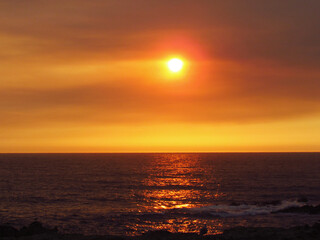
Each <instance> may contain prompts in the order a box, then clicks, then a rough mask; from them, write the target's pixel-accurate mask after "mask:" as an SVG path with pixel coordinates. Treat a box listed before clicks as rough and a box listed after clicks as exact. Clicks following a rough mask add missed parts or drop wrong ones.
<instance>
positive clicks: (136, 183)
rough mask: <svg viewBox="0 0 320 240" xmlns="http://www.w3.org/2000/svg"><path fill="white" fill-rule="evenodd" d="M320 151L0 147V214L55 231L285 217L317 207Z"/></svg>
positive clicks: (217, 227)
mask: <svg viewBox="0 0 320 240" xmlns="http://www.w3.org/2000/svg"><path fill="white" fill-rule="evenodd" d="M319 203H320V153H154V154H151V153H146V154H131V153H128V154H0V224H4V223H9V224H11V225H13V226H16V227H21V226H24V225H27V224H29V223H31V222H33V221H34V220H38V221H40V222H42V223H44V224H45V225H47V226H51V227H54V226H58V229H59V230H60V231H61V232H64V233H82V234H86V235H94V234H99V235H100V234H114V235H138V234H141V233H144V232H146V231H149V230H160V229H163V230H169V231H172V232H198V231H199V229H200V228H201V227H203V226H204V225H205V224H206V225H207V228H208V230H209V234H217V233H221V232H222V231H223V230H224V229H227V228H230V227H235V226H254V227H257V226H264V227H265V226H270V227H290V226H295V225H304V224H312V223H314V222H316V221H318V220H320V217H319V215H308V214H292V213H290V214H289V213H274V212H276V211H277V210H280V209H284V208H286V207H289V206H302V205H305V204H309V205H316V204H319Z"/></svg>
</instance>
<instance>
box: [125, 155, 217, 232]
mask: <svg viewBox="0 0 320 240" xmlns="http://www.w3.org/2000/svg"><path fill="white" fill-rule="evenodd" d="M199 161H200V159H199V156H198V155H197V154H165V155H161V158H160V157H155V158H154V159H153V160H152V162H151V163H150V165H149V166H148V168H149V169H148V176H147V177H146V178H145V179H143V186H144V189H143V191H142V194H141V192H140V194H141V195H142V196H141V201H139V202H138V203H137V205H138V208H139V209H140V211H141V212H144V213H145V212H149V213H157V212H158V213H161V214H163V213H165V214H164V215H160V216H158V217H155V218H152V220H147V219H146V220H144V221H141V223H139V224H136V225H135V226H130V227H131V229H132V230H133V231H138V232H143V231H147V230H168V231H171V232H199V229H200V228H201V227H202V226H203V225H204V224H208V230H209V233H210V234H217V233H220V232H219V230H217V229H221V224H222V223H221V222H220V221H219V220H217V219H214V220H213V219H198V218H197V217H190V216H187V217H185V216H184V215H183V210H184V209H192V208H198V207H203V200H204V199H209V200H210V201H214V200H216V199H219V198H220V197H221V196H222V195H223V194H221V193H219V184H218V183H216V184H215V185H214V184H211V185H213V186H212V189H215V191H213V190H212V189H207V188H206V187H205V186H207V185H208V184H207V182H206V181H207V179H208V178H207V177H206V176H207V175H208V174H210V179H212V174H214V173H212V172H208V170H207V169H203V168H200V167H199V166H200V164H199ZM217 182H218V181H217ZM172 211H173V212H172ZM176 211H182V213H181V215H179V216H177V215H175V214H171V213H175V212H176Z"/></svg>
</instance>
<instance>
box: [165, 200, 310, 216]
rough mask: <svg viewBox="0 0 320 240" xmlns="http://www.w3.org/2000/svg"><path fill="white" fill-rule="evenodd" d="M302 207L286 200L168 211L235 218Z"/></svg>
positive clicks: (298, 203)
mask: <svg viewBox="0 0 320 240" xmlns="http://www.w3.org/2000/svg"><path fill="white" fill-rule="evenodd" d="M303 205H305V203H303V202H299V201H297V200H294V201H292V200H286V201H281V202H279V204H272V203H271V204H264V205H262V204H240V205H211V206H203V207H197V208H182V209H171V210H168V211H169V212H170V213H177V214H186V215H197V216H213V217H237V216H250V215H263V214H270V213H273V212H277V211H279V210H282V209H286V208H289V207H301V206H303Z"/></svg>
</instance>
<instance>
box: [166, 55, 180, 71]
mask: <svg viewBox="0 0 320 240" xmlns="http://www.w3.org/2000/svg"><path fill="white" fill-rule="evenodd" d="M182 67H183V61H182V60H180V59H179V58H173V59H171V60H169V61H168V68H169V70H170V71H171V72H179V71H181V69H182Z"/></svg>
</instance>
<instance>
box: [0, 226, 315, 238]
mask: <svg viewBox="0 0 320 240" xmlns="http://www.w3.org/2000/svg"><path fill="white" fill-rule="evenodd" d="M0 239H3V240H16V239H18V240H180V239H181V240H183V239H184V240H202V239H206V240H298V239H300V240H301V239H304V240H316V239H317V240H319V239H320V222H318V223H315V224H313V225H312V226H308V225H305V226H298V227H292V228H271V227H235V228H231V229H227V230H225V231H224V232H223V233H222V234H218V235H204V236H202V235H199V234H196V233H170V232H168V231H150V232H147V233H145V234H143V235H140V236H134V237H129V236H123V237H121V236H111V235H105V236H85V235H82V234H62V233H59V231H58V229H57V228H46V227H44V226H43V225H42V224H41V223H40V222H33V223H31V224H30V225H29V226H27V227H23V228H21V229H20V230H18V229H16V228H14V227H12V226H10V225H1V226H0Z"/></svg>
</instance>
